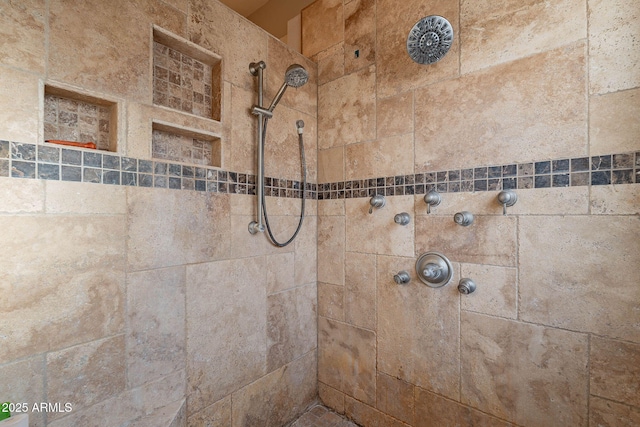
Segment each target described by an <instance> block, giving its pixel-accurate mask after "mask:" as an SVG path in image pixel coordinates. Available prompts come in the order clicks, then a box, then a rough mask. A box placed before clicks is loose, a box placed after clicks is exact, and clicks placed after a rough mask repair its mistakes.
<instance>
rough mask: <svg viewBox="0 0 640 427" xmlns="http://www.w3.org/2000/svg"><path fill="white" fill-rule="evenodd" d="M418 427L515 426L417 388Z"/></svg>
mask: <svg viewBox="0 0 640 427" xmlns="http://www.w3.org/2000/svg"><path fill="white" fill-rule="evenodd" d="M415 408H416V412H415V414H416V415H415V417H416V427H439V426H475V427H514V424H511V423H508V422H506V421H502V420H499V419H497V418H494V417H492V416H490V415H487V414H483V413H482V412H480V411H478V410H475V409H473V408H470V407H468V406H464V405H461V404H460V403H458V402H456V401H453V400H449V399H445V398H443V397H442V396H438V395H437V394H435V393H431V392H428V391H426V390H422V389H421V388H419V387H416V394H415Z"/></svg>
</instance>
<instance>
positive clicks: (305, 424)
mask: <svg viewBox="0 0 640 427" xmlns="http://www.w3.org/2000/svg"><path fill="white" fill-rule="evenodd" d="M289 427H358V425H357V424H355V423H353V422H351V421H349V420H347V419H346V418H344V417H343V416H341V415H339V414H336V413H335V412H333V411H331V410H330V409H328V408H326V407H325V406H322V405H316V406H313V407H312V408H311V409H309V410H308V411H307V412H305V413H304V414H302V416H301V417H300V418H298V419H297V420H295V421H294V422H293V423H292V424H290V425H289Z"/></svg>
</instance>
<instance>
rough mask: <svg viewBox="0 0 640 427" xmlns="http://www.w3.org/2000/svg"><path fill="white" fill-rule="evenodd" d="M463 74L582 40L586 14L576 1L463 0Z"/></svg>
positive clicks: (581, 3) (461, 16)
mask: <svg viewBox="0 0 640 427" xmlns="http://www.w3.org/2000/svg"><path fill="white" fill-rule="evenodd" d="M460 25H461V27H462V28H463V29H464V30H463V31H464V34H463V36H464V39H463V41H462V47H461V53H460V57H461V59H460V63H461V64H460V65H461V68H462V73H463V74H466V73H469V72H472V71H475V70H478V69H481V68H487V67H490V66H492V65H495V64H499V63H503V62H508V61H513V60H515V59H518V58H523V57H526V56H530V55H533V54H536V53H540V52H542V51H547V50H552V49H556V48H558V47H561V46H563V45H566V44H569V43H572V42H575V41H577V40H581V39H584V38H585V37H587V10H586V7H585V2H584V1H581V0H551V1H538V0H532V1H527V2H524V3H523V2H521V1H517V0H508V1H506V2H502V3H501V4H500V5H498V4H496V3H493V2H491V1H486V0H483V1H470V0H463V1H462V2H461V5H460Z"/></svg>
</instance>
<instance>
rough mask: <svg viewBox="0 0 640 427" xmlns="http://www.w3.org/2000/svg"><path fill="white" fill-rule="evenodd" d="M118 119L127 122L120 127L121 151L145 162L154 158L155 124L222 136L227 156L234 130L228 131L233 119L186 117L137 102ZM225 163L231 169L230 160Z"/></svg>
mask: <svg viewBox="0 0 640 427" xmlns="http://www.w3.org/2000/svg"><path fill="white" fill-rule="evenodd" d="M118 120H120V121H121V122H125V121H126V126H120V128H121V129H118V137H119V141H118V144H119V145H118V152H119V153H120V154H126V155H127V156H130V157H138V158H141V159H151V158H152V149H151V144H150V142H149V141H151V137H152V133H153V132H152V131H153V125H152V123H160V124H169V125H170V126H171V127H172V128H176V129H177V130H182V131H185V132H193V131H196V132H197V133H203V134H205V135H208V136H215V137H219V138H220V139H221V140H222V141H223V142H222V144H223V150H222V151H223V154H225V153H224V152H225V150H224V147H225V144H226V143H227V141H228V140H229V136H228V133H229V132H230V130H229V129H228V128H230V123H231V121H230V120H229V124H222V123H219V122H216V121H212V120H209V119H206V118H203V117H200V116H196V115H193V114H184V113H182V112H179V111H174V110H171V109H168V108H164V107H158V106H155V105H146V104H142V103H137V102H129V103H128V104H127V108H126V109H124V108H121V109H120V111H119V118H118ZM224 160H225V162H224V163H223V166H224V167H229V166H228V163H229V162H228V160H227V159H226V158H225V159H224ZM234 170H236V169H234ZM237 171H241V170H237Z"/></svg>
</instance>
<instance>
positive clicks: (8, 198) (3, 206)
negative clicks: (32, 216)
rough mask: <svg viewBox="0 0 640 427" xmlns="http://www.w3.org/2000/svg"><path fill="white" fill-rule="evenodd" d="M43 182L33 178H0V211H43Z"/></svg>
mask: <svg viewBox="0 0 640 427" xmlns="http://www.w3.org/2000/svg"><path fill="white" fill-rule="evenodd" d="M44 202H45V182H44V181H42V180H35V179H14V178H4V177H3V178H0V212H2V213H12V214H13V213H28V212H30V213H36V212H43V211H44Z"/></svg>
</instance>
